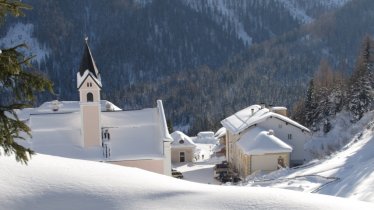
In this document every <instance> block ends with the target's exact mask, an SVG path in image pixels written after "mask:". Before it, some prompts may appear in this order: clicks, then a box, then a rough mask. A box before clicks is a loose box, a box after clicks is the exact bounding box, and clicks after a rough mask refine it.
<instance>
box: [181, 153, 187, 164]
mask: <svg viewBox="0 0 374 210" xmlns="http://www.w3.org/2000/svg"><path fill="white" fill-rule="evenodd" d="M185 161H186V159H185V155H184V152H180V153H179V162H181V163H183V162H185Z"/></svg>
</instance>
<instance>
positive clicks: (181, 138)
mask: <svg viewBox="0 0 374 210" xmlns="http://www.w3.org/2000/svg"><path fill="white" fill-rule="evenodd" d="M171 137H172V138H173V142H171V147H196V144H195V143H194V142H193V141H192V139H191V138H190V137H189V136H187V135H186V134H184V133H183V132H181V131H174V132H173V133H172V134H171Z"/></svg>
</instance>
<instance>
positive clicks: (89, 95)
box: [87, 92, 93, 102]
mask: <svg viewBox="0 0 374 210" xmlns="http://www.w3.org/2000/svg"><path fill="white" fill-rule="evenodd" d="M87 102H93V94H92V93H91V92H90V93H87Z"/></svg>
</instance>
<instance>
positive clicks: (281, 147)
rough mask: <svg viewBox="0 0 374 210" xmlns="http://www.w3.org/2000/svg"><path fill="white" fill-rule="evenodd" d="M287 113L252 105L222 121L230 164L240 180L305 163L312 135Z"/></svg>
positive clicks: (278, 109) (281, 110)
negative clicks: (251, 175)
mask: <svg viewBox="0 0 374 210" xmlns="http://www.w3.org/2000/svg"><path fill="white" fill-rule="evenodd" d="M286 110H287V109H286V108H284V107H274V108H269V109H268V108H265V107H261V106H259V105H253V106H250V107H247V108H245V109H243V110H241V111H239V112H237V113H235V114H233V115H231V116H230V117H228V118H226V119H224V120H222V121H221V124H222V125H223V126H224V127H225V128H226V129H227V139H226V158H227V161H228V162H229V164H230V166H231V167H232V168H233V169H234V170H235V171H237V172H238V173H239V174H240V175H241V176H243V177H244V176H246V175H249V174H251V173H253V172H255V171H259V170H263V171H272V170H276V169H277V168H278V167H279V166H289V165H290V166H293V165H299V164H302V163H303V161H304V154H305V153H304V144H305V142H306V141H307V139H308V138H310V131H309V129H308V128H306V127H304V126H302V125H300V124H299V123H297V122H295V121H293V120H291V119H290V118H288V117H286V116H285V115H286V113H287V111H286Z"/></svg>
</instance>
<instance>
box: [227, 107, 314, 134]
mask: <svg viewBox="0 0 374 210" xmlns="http://www.w3.org/2000/svg"><path fill="white" fill-rule="evenodd" d="M268 118H277V119H279V120H282V121H284V122H287V123H289V124H291V125H293V126H295V127H298V128H300V129H301V130H305V131H308V132H310V131H309V129H308V128H306V127H304V126H302V125H300V124H299V123H297V122H295V121H293V120H291V119H290V118H288V117H285V116H283V115H280V114H277V113H274V112H271V111H270V110H269V109H267V108H261V106H259V105H252V106H249V107H247V108H245V109H243V110H240V111H238V112H237V113H235V114H233V115H231V116H230V117H228V118H226V119H224V120H222V121H221V124H222V125H223V126H224V127H225V128H227V129H229V130H230V131H231V132H232V133H234V134H238V133H240V132H242V131H244V130H245V129H247V128H249V127H251V126H253V125H255V124H258V123H261V122H263V121H265V120H266V119H268Z"/></svg>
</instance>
